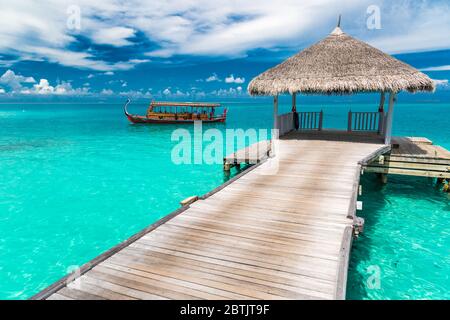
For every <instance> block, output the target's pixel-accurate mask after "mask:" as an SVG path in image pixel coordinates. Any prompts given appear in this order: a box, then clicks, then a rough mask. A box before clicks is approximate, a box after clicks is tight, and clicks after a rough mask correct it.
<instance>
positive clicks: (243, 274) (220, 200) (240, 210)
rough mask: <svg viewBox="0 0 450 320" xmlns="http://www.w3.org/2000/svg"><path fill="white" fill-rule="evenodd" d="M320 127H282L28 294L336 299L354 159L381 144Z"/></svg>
mask: <svg viewBox="0 0 450 320" xmlns="http://www.w3.org/2000/svg"><path fill="white" fill-rule="evenodd" d="M322 134H323V136H322V137H323V139H322V138H321V137H320V136H318V134H313V135H310V136H309V134H302V133H300V132H292V133H290V134H287V135H286V136H284V137H283V138H282V139H281V140H279V145H278V146H277V155H276V156H275V157H272V158H268V159H266V160H265V161H263V162H260V163H259V164H257V165H255V166H253V167H251V168H250V169H248V170H246V171H245V172H243V173H241V174H240V175H239V176H237V177H235V178H233V179H232V180H230V181H229V182H227V184H226V185H224V186H221V187H219V188H218V189H216V190H214V191H213V192H211V193H209V194H207V195H206V196H204V197H200V199H199V200H198V201H196V202H194V203H191V204H188V205H185V206H184V207H182V208H181V209H180V210H178V211H177V212H175V213H172V214H171V215H169V216H168V217H165V218H164V219H163V220H161V221H159V222H157V223H156V224H155V225H153V226H150V227H149V228H147V229H146V230H143V231H142V232H141V233H139V234H137V235H135V236H134V237H132V238H130V239H129V240H127V241H125V242H124V243H122V244H120V245H119V246H117V247H115V248H112V249H111V250H110V251H108V252H106V253H104V254H103V255H101V256H99V257H98V258H96V259H95V260H94V261H91V262H89V263H88V264H86V265H85V266H83V267H82V268H81V270H80V273H79V274H78V275H79V276H78V277H77V278H76V279H74V278H75V277H74V275H71V276H68V277H66V278H63V279H62V280H60V281H59V282H57V283H55V284H53V285H52V286H50V287H49V288H47V289H46V290H44V291H42V292H41V293H39V294H37V295H36V296H35V297H33V298H34V299H344V298H345V289H346V275H347V266H348V261H349V253H350V248H351V242H352V235H353V230H354V228H355V224H357V219H356V218H355V211H356V198H357V192H358V185H359V176H360V171H361V166H362V165H365V164H367V163H368V162H370V161H372V159H377V158H378V157H379V155H380V154H382V153H385V152H386V149H387V148H389V147H387V146H385V145H384V144H383V143H382V142H381V139H380V138H377V137H374V136H371V135H366V136H364V135H358V134H342V135H341V136H340V137H337V136H335V135H334V138H335V139H334V140H333V141H330V140H327V137H326V132H323V133H322ZM73 280H75V281H73Z"/></svg>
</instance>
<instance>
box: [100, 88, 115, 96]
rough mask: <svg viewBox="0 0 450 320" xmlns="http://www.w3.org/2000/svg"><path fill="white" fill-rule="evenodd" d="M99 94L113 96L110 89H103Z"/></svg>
mask: <svg viewBox="0 0 450 320" xmlns="http://www.w3.org/2000/svg"><path fill="white" fill-rule="evenodd" d="M100 94H103V95H106V96H110V95H112V94H114V91H112V90H111V89H103V90H102V91H101V92H100Z"/></svg>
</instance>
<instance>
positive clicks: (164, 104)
mask: <svg viewBox="0 0 450 320" xmlns="http://www.w3.org/2000/svg"><path fill="white" fill-rule="evenodd" d="M150 106H152V107H192V108H217V107H220V103H205V102H157V101H152V103H151V104H150Z"/></svg>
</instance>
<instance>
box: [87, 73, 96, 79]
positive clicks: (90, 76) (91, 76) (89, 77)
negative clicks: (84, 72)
mask: <svg viewBox="0 0 450 320" xmlns="http://www.w3.org/2000/svg"><path fill="white" fill-rule="evenodd" d="M93 77H95V75H93V74H92V73H90V74H89V75H88V76H87V78H88V79H92V78H93Z"/></svg>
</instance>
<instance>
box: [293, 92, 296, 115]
mask: <svg viewBox="0 0 450 320" xmlns="http://www.w3.org/2000/svg"><path fill="white" fill-rule="evenodd" d="M292 112H297V94H296V93H293V94H292Z"/></svg>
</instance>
